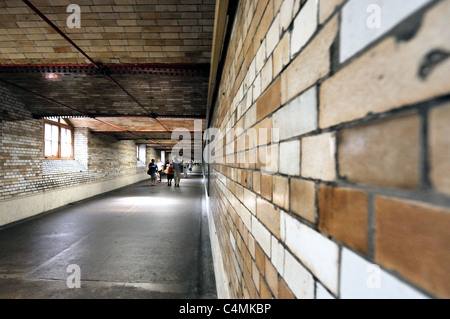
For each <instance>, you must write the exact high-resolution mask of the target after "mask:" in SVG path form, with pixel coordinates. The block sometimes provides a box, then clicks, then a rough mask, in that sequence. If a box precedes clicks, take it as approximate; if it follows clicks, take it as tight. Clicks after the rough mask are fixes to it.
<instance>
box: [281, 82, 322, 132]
mask: <svg viewBox="0 0 450 319" xmlns="http://www.w3.org/2000/svg"><path fill="white" fill-rule="evenodd" d="M317 118H318V117H317V87H316V86H314V87H312V88H311V89H309V90H308V91H306V92H304V93H303V94H301V95H299V96H298V97H297V98H295V99H294V100H292V101H291V102H289V103H288V104H287V105H286V106H284V107H282V108H281V109H279V110H278V111H276V112H275V113H274V115H273V127H275V128H278V129H279V132H280V133H279V134H280V140H284V139H288V138H291V137H294V136H299V135H302V134H305V133H308V132H311V131H314V130H315V129H317V127H318V124H317Z"/></svg>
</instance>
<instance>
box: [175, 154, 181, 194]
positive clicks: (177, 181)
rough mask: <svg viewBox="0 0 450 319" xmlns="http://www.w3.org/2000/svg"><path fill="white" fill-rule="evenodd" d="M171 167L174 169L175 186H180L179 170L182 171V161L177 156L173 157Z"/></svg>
mask: <svg viewBox="0 0 450 319" xmlns="http://www.w3.org/2000/svg"><path fill="white" fill-rule="evenodd" d="M173 167H174V170H175V177H174V179H175V187H180V180H181V172H183V163H182V162H181V160H180V159H179V158H178V157H175V159H174V161H173Z"/></svg>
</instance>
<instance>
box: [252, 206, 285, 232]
mask: <svg viewBox="0 0 450 319" xmlns="http://www.w3.org/2000/svg"><path fill="white" fill-rule="evenodd" d="M280 215H281V213H280V210H279V209H278V208H276V207H275V206H273V204H272V203H271V202H268V201H266V200H264V199H261V198H258V199H257V201H256V216H257V217H258V219H259V220H260V221H261V222H262V223H263V224H264V226H266V227H267V229H269V230H270V232H271V233H272V234H273V235H275V236H276V237H277V238H280V219H281V216H280Z"/></svg>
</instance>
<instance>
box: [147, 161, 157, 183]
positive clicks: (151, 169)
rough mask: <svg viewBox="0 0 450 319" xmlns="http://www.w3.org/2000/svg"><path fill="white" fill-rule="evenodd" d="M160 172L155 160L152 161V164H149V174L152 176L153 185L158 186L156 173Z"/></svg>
mask: <svg viewBox="0 0 450 319" xmlns="http://www.w3.org/2000/svg"><path fill="white" fill-rule="evenodd" d="M157 172H158V166H156V164H155V160H154V159H152V161H151V162H150V164H148V171H147V174H148V175H150V179H151V183H152V184H151V185H152V186H156V173H157Z"/></svg>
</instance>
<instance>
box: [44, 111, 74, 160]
mask: <svg viewBox="0 0 450 319" xmlns="http://www.w3.org/2000/svg"><path fill="white" fill-rule="evenodd" d="M46 124H50V125H54V126H56V127H58V151H57V156H45V125H46ZM62 128H64V129H67V130H70V136H71V139H72V141H71V142H72V143H71V154H72V155H71V156H70V157H61V129H62ZM42 143H43V148H42V155H43V157H44V159H46V160H74V159H75V154H74V143H75V136H74V128H73V127H72V126H70V125H68V124H65V123H61V118H58V121H57V122H56V121H54V120H47V119H44V121H43V132H42Z"/></svg>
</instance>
